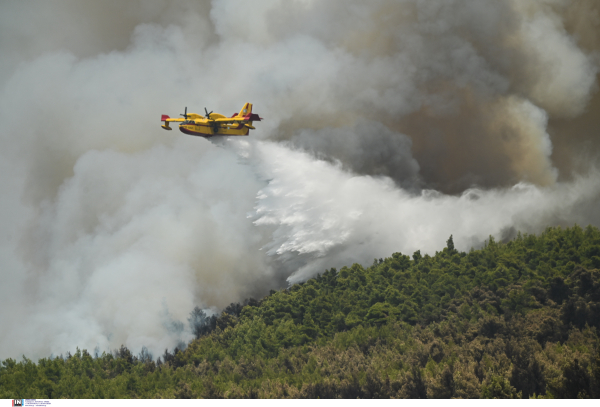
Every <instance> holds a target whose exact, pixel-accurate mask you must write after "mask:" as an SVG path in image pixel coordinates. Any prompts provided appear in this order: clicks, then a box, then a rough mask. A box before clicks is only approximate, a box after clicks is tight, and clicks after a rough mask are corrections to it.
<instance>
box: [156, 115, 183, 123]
mask: <svg viewBox="0 0 600 407" xmlns="http://www.w3.org/2000/svg"><path fill="white" fill-rule="evenodd" d="M160 121H161V122H183V121H185V119H184V118H183V117H181V118H170V117H169V116H167V115H166V114H163V115H162V117H161V118H160Z"/></svg>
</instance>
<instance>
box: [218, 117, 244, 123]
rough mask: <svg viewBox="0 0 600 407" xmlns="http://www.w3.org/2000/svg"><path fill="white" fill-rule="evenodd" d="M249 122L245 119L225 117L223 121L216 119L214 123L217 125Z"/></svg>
mask: <svg viewBox="0 0 600 407" xmlns="http://www.w3.org/2000/svg"><path fill="white" fill-rule="evenodd" d="M247 120H248V119H246V118H245V117H223V118H221V119H214V120H213V121H215V122H217V123H239V122H243V121H247Z"/></svg>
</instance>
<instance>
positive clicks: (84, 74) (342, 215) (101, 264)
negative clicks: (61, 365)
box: [0, 0, 600, 358]
mask: <svg viewBox="0 0 600 407" xmlns="http://www.w3.org/2000/svg"><path fill="white" fill-rule="evenodd" d="M32 7H33V6H32V5H31V4H30V3H27V2H19V1H8V2H4V3H3V4H2V5H1V6H0V10H1V11H2V12H1V13H0V44H1V47H2V51H3V52H2V53H1V54H0V72H2V75H1V76H0V123H2V130H1V132H0V137H1V141H2V146H3V148H2V149H1V151H0V156H1V161H0V170H1V171H0V188H1V190H2V191H3V193H2V194H1V195H0V209H1V211H0V242H1V244H0V273H1V274H0V276H1V281H2V284H1V285H0V295H2V297H3V298H4V301H5V306H4V307H1V308H0V321H1V322H2V326H3V330H2V331H1V333H0V358H6V357H18V356H20V355H21V354H25V355H27V356H28V357H33V358H36V357H44V356H48V355H50V354H55V355H57V354H60V353H64V352H67V351H73V350H74V349H75V347H77V346H78V347H80V348H86V349H89V350H91V349H94V348H96V347H98V348H99V349H100V350H110V349H114V348H117V347H119V346H120V345H121V344H124V345H126V346H128V347H130V348H131V349H132V350H134V351H135V352H139V351H140V350H141V349H142V347H143V346H146V347H147V348H148V350H150V351H151V352H152V353H154V354H160V353H161V352H162V351H163V350H164V348H166V347H169V348H172V347H173V346H175V345H176V344H177V343H178V342H179V341H182V340H183V341H186V340H189V339H190V338H191V337H192V332H191V331H190V330H189V328H187V327H185V326H184V325H182V322H185V321H186V320H187V318H188V316H189V313H190V311H191V310H192V309H194V307H195V306H199V307H201V308H203V309H207V310H212V311H214V312H216V311H218V310H220V309H222V308H223V307H225V306H226V305H228V304H229V303H230V302H234V301H240V300H243V299H244V298H247V297H249V296H255V297H260V296H262V295H265V294H267V293H268V292H269V290H270V289H277V288H280V287H284V286H286V285H287V284H289V283H294V282H298V281H303V280H305V279H307V278H310V277H311V276H313V275H315V274H316V273H318V272H323V271H324V270H325V269H326V268H330V267H340V266H342V265H348V264H352V263H353V262H358V263H362V264H365V265H367V264H370V263H371V262H372V261H373V258H379V257H385V256H389V255H390V254H391V253H393V252H403V253H406V254H412V252H413V251H415V250H421V252H423V253H425V252H427V253H430V254H434V253H435V251H436V250H441V248H442V247H443V246H444V244H445V241H446V240H447V239H448V237H449V236H450V235H451V234H452V235H453V237H454V242H455V246H456V247H457V248H458V249H459V250H465V251H466V250H469V249H470V248H471V247H475V248H476V247H480V246H481V245H482V244H483V242H484V241H485V239H487V238H488V237H489V236H490V235H491V236H493V237H495V238H496V239H509V238H511V237H512V236H514V234H515V233H516V231H521V232H525V233H538V232H540V231H543V230H544V228H545V227H547V226H572V225H573V224H575V223H577V224H580V225H582V226H585V225H587V224H593V225H596V226H600V215H599V214H600V210H599V209H600V207H599V205H598V202H600V200H599V198H600V176H599V174H598V170H597V169H596V168H597V165H598V158H599V157H600V154H599V153H600V143H599V138H598V129H599V128H600V93H599V92H598V91H597V90H598V71H599V69H600V27H599V24H600V23H599V21H600V6H599V5H598V3H597V2H596V1H594V0H579V1H562V0H537V1H534V0H528V1H522V0H520V1H517V0H502V1H498V0H490V1H481V0H454V1H441V0H440V1H426V2H425V1H419V0H404V1H392V0H376V1H371V2H368V3H365V2H362V1H353V0H352V1H346V0H345V1H341V0H340V1H337V0H336V1H334V0H327V1H325V0H304V1H295V2H284V1H281V0H264V1H254V2H252V3H248V2H245V1H241V0H213V1H208V0H205V1H193V2H192V1H187V2H186V1H177V2H175V1H168V0H155V1H152V2H149V1H134V2H128V3H126V4H124V3H123V2H119V1H105V2H102V3H98V4H96V3H94V4H92V3H89V4H87V3H82V2H76V1H73V0H55V1H47V2H39V4H38V3H36V5H35V10H32ZM245 102H251V103H253V104H254V110H255V113H259V114H260V115H261V116H262V117H264V118H265V120H264V121H262V122H260V123H257V124H256V127H257V130H255V131H253V132H252V133H251V134H250V137H248V138H235V137H231V138H227V139H223V140H214V141H212V142H210V141H207V140H205V139H202V138H193V137H189V136H185V135H183V134H181V133H180V132H177V131H174V132H165V131H164V130H162V129H161V128H160V127H159V125H160V122H159V116H160V114H169V115H171V116H176V115H177V114H179V113H181V112H182V111H183V109H184V107H186V106H187V107H188V109H189V110H190V111H192V112H193V111H195V112H198V113H201V112H202V111H203V109H204V107H205V106H206V107H207V108H208V110H214V111H216V112H221V113H223V114H226V115H231V113H233V112H236V111H239V109H240V107H241V106H242V105H243V103H245Z"/></svg>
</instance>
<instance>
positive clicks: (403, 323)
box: [0, 226, 600, 398]
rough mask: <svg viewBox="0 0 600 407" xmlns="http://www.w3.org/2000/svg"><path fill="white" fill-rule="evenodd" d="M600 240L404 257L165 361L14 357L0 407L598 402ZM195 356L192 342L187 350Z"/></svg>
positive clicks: (593, 235)
mask: <svg viewBox="0 0 600 407" xmlns="http://www.w3.org/2000/svg"><path fill="white" fill-rule="evenodd" d="M598 268H600V231H599V230H598V229H597V228H594V227H591V226H588V227H586V228H585V229H583V228H581V227H578V226H575V227H572V228H567V229H562V228H548V229H547V230H546V231H545V232H544V233H542V234H540V235H539V236H536V235H521V234H518V235H517V237H516V238H515V239H513V240H511V241H509V242H507V243H501V242H496V241H495V240H494V239H493V238H492V237H490V238H489V240H488V241H487V242H486V244H485V246H484V247H483V248H482V249H480V250H470V251H469V252H468V253H466V252H459V251H458V250H456V248H455V247H454V243H453V239H452V236H450V238H449V239H448V241H447V247H445V248H444V249H443V250H441V251H440V252H437V253H436V254H435V255H434V256H429V255H427V254H425V255H422V254H421V253H420V251H417V252H415V253H413V254H412V255H406V254H402V253H394V254H392V256H391V257H388V258H386V259H379V260H374V262H373V264H372V265H371V266H370V267H367V268H365V267H363V266H361V265H359V264H354V265H352V266H350V267H342V268H341V269H339V271H338V270H337V269H335V268H332V269H330V270H326V271H325V272H324V273H323V274H322V275H318V276H317V277H316V278H312V279H310V280H308V281H306V282H304V283H300V284H295V285H293V286H291V287H289V288H287V289H283V290H280V291H272V292H271V294H270V295H268V296H267V297H265V298H263V299H261V300H260V301H256V300H252V299H251V300H247V301H246V302H244V303H243V304H235V303H234V304H231V305H230V306H228V307H227V308H226V309H225V310H224V311H223V312H222V313H221V314H220V315H219V316H216V315H215V316H211V317H209V316H207V315H206V314H205V313H204V311H202V310H201V309H200V308H196V309H194V310H193V311H192V312H191V314H190V318H189V319H188V322H189V324H190V328H191V329H192V331H193V332H194V334H195V336H196V339H194V340H193V341H192V342H191V343H190V344H189V345H188V346H187V347H186V348H185V349H179V348H176V349H175V350H174V351H173V352H170V351H168V350H165V353H164V354H163V355H160V357H159V358H158V359H156V360H155V359H154V358H153V357H152V355H150V354H149V353H148V351H147V350H144V349H143V350H142V352H141V353H140V354H139V355H137V356H134V355H133V354H132V353H131V352H130V351H129V350H128V349H127V348H126V347H124V346H122V347H121V348H120V349H119V350H116V351H114V352H112V353H103V354H101V355H94V356H92V355H90V354H89V353H88V352H87V351H86V350H82V351H81V350H79V349H78V350H77V351H76V352H75V353H74V354H73V355H71V354H68V355H67V356H66V357H62V358H60V357H59V358H45V359H40V360H39V361H38V362H37V363H34V362H33V361H31V360H29V359H27V358H26V357H23V359H22V360H21V361H15V360H13V359H6V360H4V361H3V362H2V364H1V366H0V398H60V397H69V398H130V397H131V398H196V397H204V398H219V397H229V398H238V397H245V398H256V397H262V398H286V397H293V398H301V397H308V398H317V397H320V398H335V397H342V398H356V397H360V398H390V397H409V398H450V397H459V398H481V397H483V398H530V397H548V398H578V397H583V398H588V397H592V398H598V397H600V390H599V389H600V341H599V337H598V330H599V329H600V271H599V270H598ZM182 348H183V347H182Z"/></svg>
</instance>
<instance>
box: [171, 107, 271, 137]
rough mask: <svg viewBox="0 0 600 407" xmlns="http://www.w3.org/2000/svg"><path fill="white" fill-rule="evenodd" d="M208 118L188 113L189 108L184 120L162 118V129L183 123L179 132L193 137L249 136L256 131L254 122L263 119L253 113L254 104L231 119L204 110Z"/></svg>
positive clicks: (244, 108)
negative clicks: (174, 123)
mask: <svg viewBox="0 0 600 407" xmlns="http://www.w3.org/2000/svg"><path fill="white" fill-rule="evenodd" d="M204 112H205V113H206V116H204V117H202V116H201V115H199V114H196V113H190V114H188V113H187V107H186V108H185V113H183V114H182V115H181V116H183V118H182V119H171V118H170V117H169V116H167V115H166V114H163V115H162V117H161V118H160V120H161V121H163V122H165V124H163V125H162V126H161V127H162V128H163V129H165V130H172V129H171V127H169V123H171V122H182V123H181V124H180V125H179V130H181V132H182V133H185V134H189V135H191V136H200V137H207V138H208V137H213V136H247V135H248V133H249V132H250V129H252V130H254V129H255V128H254V126H252V122H259V121H261V120H262V117H260V116H258V115H257V114H254V113H252V103H246V104H245V105H244V107H242V110H240V112H239V113H234V114H233V115H232V116H231V117H225V116H223V115H222V114H219V113H213V112H208V111H207V110H206V108H204Z"/></svg>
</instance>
